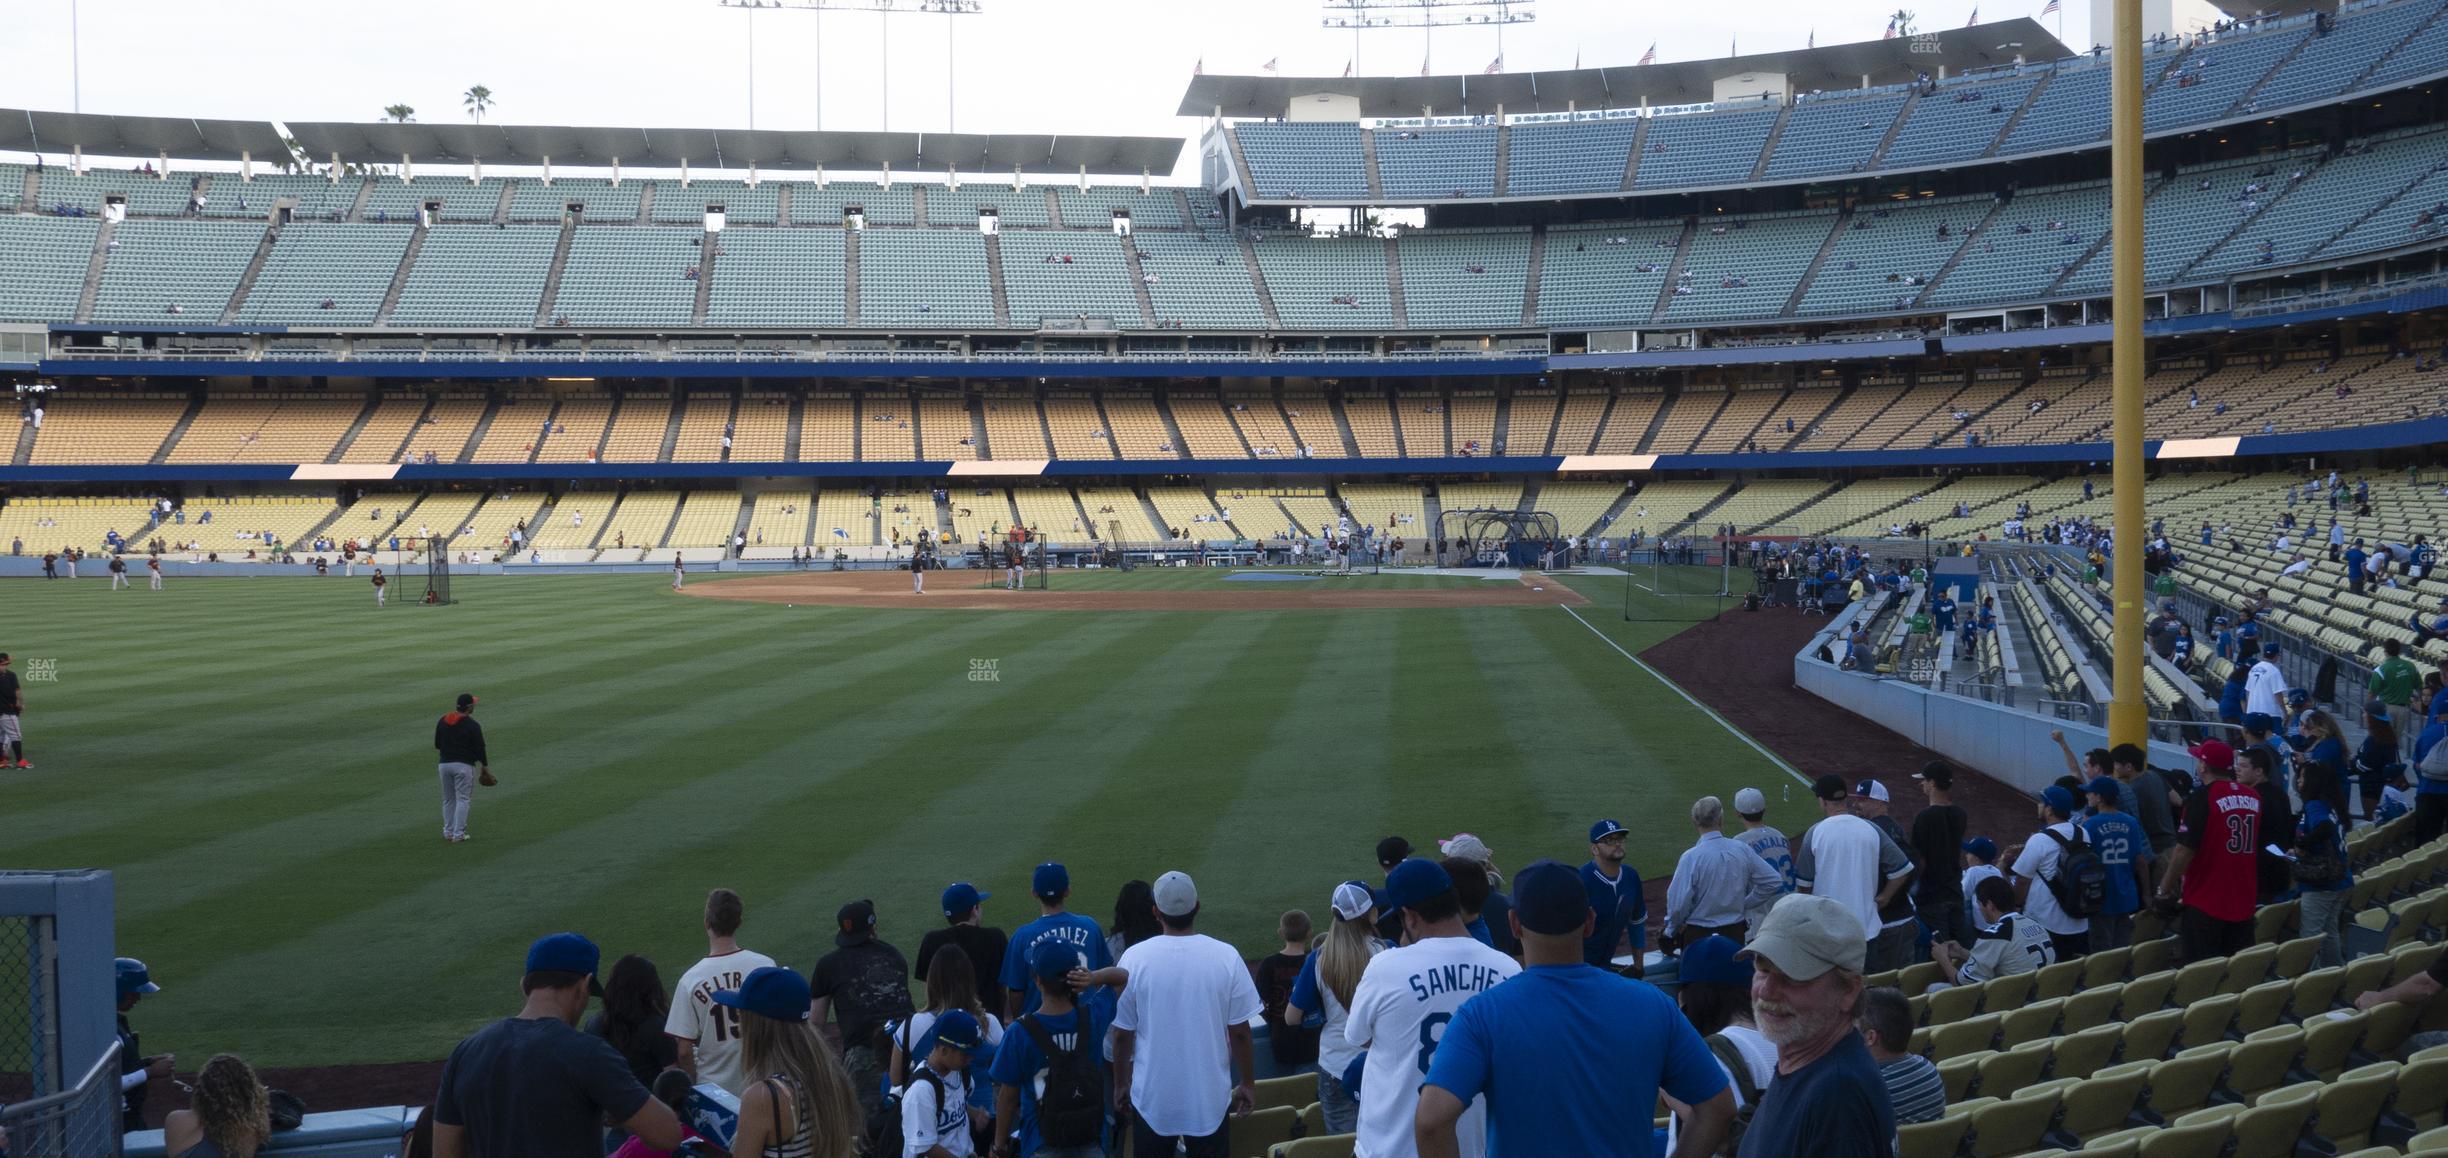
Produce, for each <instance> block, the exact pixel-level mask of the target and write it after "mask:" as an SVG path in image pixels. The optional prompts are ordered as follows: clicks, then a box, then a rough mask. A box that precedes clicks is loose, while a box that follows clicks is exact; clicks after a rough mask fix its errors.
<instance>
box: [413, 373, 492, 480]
mask: <svg viewBox="0 0 2448 1158" xmlns="http://www.w3.org/2000/svg"><path fill="white" fill-rule="evenodd" d="M484 414H485V396H484V395H483V394H480V393H477V392H475V391H472V390H454V391H450V392H448V393H445V394H443V395H442V396H440V397H438V398H436V399H434V403H433V408H432V409H431V410H429V411H428V412H426V414H425V416H424V419H423V420H422V421H420V422H419V423H418V424H417V427H416V430H415V431H414V432H413V433H411V434H409V436H408V446H407V448H406V450H405V451H404V452H403V453H404V455H405V457H404V458H403V459H402V461H406V462H423V461H425V456H426V455H428V454H430V455H432V456H433V458H434V461H435V462H436V463H452V462H457V461H459V456H460V455H461V454H463V453H465V452H466V450H467V443H468V439H469V438H470V437H471V436H473V435H474V434H475V433H476V424H477V423H478V422H479V421H481V420H482V419H483V418H484Z"/></svg>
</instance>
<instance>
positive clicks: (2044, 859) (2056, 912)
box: [2013, 784, 2091, 961]
mask: <svg viewBox="0 0 2448 1158" xmlns="http://www.w3.org/2000/svg"><path fill="white" fill-rule="evenodd" d="M2073 817H2074V794H2073V793H2071V792H2068V791H2066V790H2065V787H2064V786H2063V785H2059V784H2051V785H2049V786H2048V789H2047V790H2046V791H2044V792H2042V793H2041V794H2040V826H2041V827H2040V831H2038V832H2035V833H2033V834H2032V838H2031V839H2030V840H2027V841H2024V842H2023V851H2022V853H2021V854H2020V855H2018V856H2016V857H2015V862H2014V866H2013V872H2014V890H2015V907H2016V908H2017V909H2020V910H2021V911H2022V912H2023V914H2024V915H2025V916H2027V917H2029V918H2031V920H2032V923H2034V924H2036V925H2039V926H2040V927H2041V928H2043V929H2046V930H2048V935H2049V942H2050V943H2051V944H2053V945H2055V946H2056V948H2057V959H2058V960H2060V961H2067V960H2071V959H2073V958H2076V957H2080V956H2082V955H2083V954H2085V953H2088V952H2090V951H2091V919H2090V918H2088V917H2076V916H2070V915H2068V914H2067V913H2066V911H2065V906H2063V905H2060V904H2058V903H2057V892H2056V890H2055V889H2052V888H2050V887H2049V882H2050V881H2053V880H2056V879H2057V876H2058V865H2059V864H2060V863H2062V862H2063V860H2064V846H2063V845H2061V844H2060V843H2059V841H2060V840H2061V839H2062V840H2063V841H2064V842H2065V843H2066V844H2080V843H2083V842H2085V841H2088V840H2089V839H2090V837H2089V836H2088V835H2087V834H2086V833H2084V832H2083V830H2082V826H2081V825H2079V824H2076V823H2074V820H2073Z"/></svg>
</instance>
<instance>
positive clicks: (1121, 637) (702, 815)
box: [169, 617, 1130, 1056]
mask: <svg viewBox="0 0 2448 1158" xmlns="http://www.w3.org/2000/svg"><path fill="white" fill-rule="evenodd" d="M1005 618H1006V619H1008V617H1005ZM1045 630H1046V629H1045V628H1044V627H1043V626H1042V625H1038V624H1033V623H1032V624H1023V625H1020V626H1017V627H1008V628H1005V629H1004V630H1003V631H1000V632H998V631H993V630H986V629H981V630H980V631H978V632H976V633H974V635H975V636H976V637H977V638H981V639H988V640H995V641H997V642H998V643H1009V642H1013V641H1012V640H1009V639H1003V638H1001V637H1003V636H1005V635H1007V634H1008V635H1015V636H1016V635H1018V634H1023V633H1026V632H1029V631H1037V632H1044V631H1045ZM1128 634H1129V633H1128V631H1127V629H1126V627H1125V625H1123V624H1120V623H1118V622H1117V623H1111V624H1099V625H1096V626H1095V627H1092V628H1090V629H1088V630H1083V631H1073V632H1069V633H1065V634H1062V635H1059V636H1054V635H1048V636H1046V637H1045V639H1044V643H1043V644H1042V646H1043V647H1044V648H1045V649H1047V650H1048V651H1049V652H1050V653H1053V654H1056V655H1059V656H1060V657H1061V659H1060V662H1062V663H1066V664H1072V665H1075V666H1073V667H1072V669H1071V672H1070V674H1072V675H1075V676H1083V677H1084V676H1085V674H1086V673H1088V672H1089V671H1091V670H1092V669H1093V668H1094V667H1095V666H1096V665H1098V664H1100V663H1106V664H1108V666H1110V662H1109V661H1110V658H1111V656H1110V649H1115V648H1121V647H1125V646H1127V645H1128V644H1129V643H1130V640H1129V638H1128ZM952 647H954V648H964V647H965V645H961V644H954V645H952ZM951 660H952V656H951V655H950V654H948V653H947V651H946V650H945V649H930V650H925V651H920V652H917V653H915V654H914V655H913V657H912V658H911V659H910V661H909V662H908V663H906V664H902V665H898V666H897V667H896V668H894V669H892V670H890V671H888V672H887V673H883V674H879V675H877V676H875V677H872V678H870V679H869V680H867V681H865V682H863V683H861V684H859V685H857V686H855V687H854V688H852V689H850V690H848V691H846V692H833V691H825V692H818V693H815V694H814V695H813V696H810V697H790V698H789V699H787V700H781V701H776V703H775V705H774V706H775V708H776V710H782V709H785V708H791V707H796V708H803V709H805V710H807V711H809V712H810V713H815V712H817V711H819V709H820V705H819V704H817V703H816V700H817V699H826V700H828V701H829V705H825V706H821V707H822V710H823V712H824V713H825V714H828V715H830V714H833V713H836V712H838V713H839V715H838V718H839V719H840V720H841V721H842V726H843V728H844V729H845V730H846V731H847V732H849V733H850V735H848V736H846V737H845V739H848V740H852V741H854V742H856V743H857V744H858V745H859V747H860V748H861V749H863V750H867V751H875V752H883V751H887V750H889V748H890V746H891V744H892V739H891V738H892V737H896V736H897V737H903V738H904V739H903V741H902V742H903V743H905V744H922V743H924V742H925V737H926V736H927V735H928V730H927V729H926V728H925V727H923V726H921V725H924V724H927V723H930V722H935V721H931V720H930V719H929V718H928V717H929V708H930V704H931V697H930V696H929V695H928V691H929V689H931V688H933V689H940V688H942V687H943V686H944V685H945V684H946V682H947V681H948V680H954V681H956V680H958V679H959V678H960V677H959V675H958V674H957V673H952V674H947V673H945V672H944V671H943V668H944V667H945V666H946V664H947V662H949V661H951ZM792 718H803V717H796V716H794V717H792ZM797 743H798V741H797V738H796V737H790V736H778V737H775V738H773V740H772V746H771V747H770V748H768V749H766V750H764V751H762V752H757V753H750V754H745V755H744V758H740V759H734V760H732V761H728V762H726V765H725V766H724V767H723V768H721V769H719V770H714V769H707V770H706V771H704V772H703V773H702V774H701V775H698V776H696V777H694V778H693V779H689V780H679V779H677V778H675V777H669V776H658V775H655V774H654V773H655V772H656V770H657V769H658V768H674V769H678V770H686V769H687V768H688V765H686V764H679V765H670V764H668V763H667V762H664V761H661V760H657V759H649V760H646V761H641V762H639V765H638V766H636V767H631V768H627V769H620V770H616V771H615V773H614V775H615V776H616V778H617V780H616V782H615V783H613V784H608V785H600V786H598V787H600V788H602V789H603V790H601V791H596V792H592V793H585V794H579V793H575V792H570V793H563V792H559V791H554V790H549V789H547V790H540V791H538V792H530V793H528V794H527V798H526V799H508V798H505V799H501V800H498V801H495V802H493V803H494V807H493V808H492V810H491V814H492V816H491V823H489V824H488V823H486V819H485V815H484V814H483V813H479V815H478V817H477V818H476V819H474V820H472V821H471V823H470V829H471V832H473V833H475V834H476V836H477V839H476V840H475V841H473V842H471V843H470V844H468V845H463V846H459V847H458V848H456V849H450V848H447V847H446V846H444V845H442V844H440V842H439V839H438V837H435V838H429V839H431V841H432V845H431V848H432V854H431V855H430V856H429V857H428V863H429V864H433V865H438V866H439V865H447V866H449V867H447V868H440V869H437V871H435V872H433V873H430V874H427V875H426V876H425V877H424V878H423V879H420V880H418V881H416V882H414V883H413V884H412V886H410V887H405V888H393V889H389V890H386V891H385V892H383V893H381V894H379V895H376V896H374V897H371V898H369V899H367V900H365V901H363V902H360V903H358V904H355V905H350V906H334V908H333V909H332V910H331V911H332V912H333V916H332V917H331V919H329V920H326V921H324V922H323V923H322V924H321V925H320V926H318V927H313V928H304V929H298V930H296V931H295V933H294V935H293V936H291V937H290V938H289V939H288V940H286V941H275V942H268V943H264V942H259V943H261V944H263V945H264V947H262V948H258V949H253V950H251V951H250V950H249V949H248V948H247V947H246V946H245V945H231V944H224V945H217V946H208V947H207V949H208V951H209V952H210V953H211V955H212V956H214V957H216V958H218V959H220V960H222V961H223V964H222V965H221V967H220V968H219V969H217V970H216V976H219V975H222V974H229V973H232V972H233V971H234V972H236V973H237V974H240V975H245V974H255V975H267V971H269V974H268V975H281V976H288V975H289V974H288V973H287V972H286V970H287V969H289V968H292V967H295V966H298V965H300V964H301V963H302V962H304V961H308V960H316V959H329V958H331V957H332V956H333V955H334V953H335V951H336V947H343V946H353V947H357V951H356V955H357V956H358V957H359V958H360V961H359V963H360V964H361V965H364V966H366V967H367V968H370V969H373V970H375V971H376V972H379V973H384V974H397V973H398V971H399V969H400V967H401V965H402V964H403V963H402V962H398V961H394V960H390V959H388V958H384V957H382V956H380V953H381V950H380V946H382V945H383V944H384V943H385V942H386V941H387V940H388V939H389V938H390V937H395V936H397V935H398V934H397V931H398V930H421V929H447V930H448V931H449V934H450V936H449V938H448V940H447V941H446V942H444V943H441V944H426V945H420V954H419V959H418V960H415V961H414V962H412V963H406V964H409V965H410V966H411V967H412V969H413V974H412V975H411V976H407V977H399V978H398V980H399V981H400V983H401V984H402V985H403V986H404V987H406V988H409V989H413V988H414V987H415V985H419V984H437V985H444V986H451V987H454V991H455V992H467V993H480V992H489V991H494V990H499V989H503V988H505V987H509V988H513V989H514V987H515V981H516V977H515V974H516V964H517V961H518V957H519V953H520V952H521V951H523V948H524V946H525V945H526V943H527V942H528V941H529V940H530V939H532V938H533V937H535V936H537V935H538V934H539V933H542V932H547V931H550V928H553V927H561V928H578V929H583V930H585V931H586V932H588V933H589V935H591V936H594V937H596V938H598V939H599V941H600V942H601V943H603V944H605V945H608V946H615V947H617V950H618V951H626V950H627V949H628V948H630V947H634V946H639V945H648V944H658V943H661V944H668V943H670V942H669V941H668V940H665V938H669V937H673V936H674V935H677V936H679V937H687V936H688V935H689V934H690V933H691V932H693V930H691V929H690V928H689V926H690V925H692V924H693V923H694V921H693V915H694V913H695V912H696V911H697V905H696V903H694V902H691V903H688V904H687V906H686V908H685V909H684V910H682V912H683V913H685V914H687V916H676V915H675V914H674V913H673V912H672V911H669V910H666V909H662V908H650V907H647V906H644V905H641V904H639V903H638V902H637V899H636V897H635V896H634V893H635V889H636V882H637V881H638V880H640V879H645V878H647V877H653V876H656V875H659V874H673V873H677V872H683V871H685V872H686V874H687V875H686V883H687V886H688V888H689V890H690V891H693V892H694V894H695V898H696V900H699V901H701V900H702V898H703V896H704V891H703V890H704V888H705V886H706V883H707V881H706V876H707V875H709V871H708V870H711V874H712V875H728V867H729V866H728V865H727V864H726V861H725V858H726V857H727V856H731V855H740V854H742V853H748V852H763V853H766V854H769V855H770V854H773V853H780V854H781V855H782V858H783V859H784V862H785V863H795V864H797V865H800V866H802V867H812V865H811V862H813V863H815V864H820V863H821V862H822V860H823V859H825V858H826V857H827V856H828V855H829V854H828V853H827V851H826V849H825V845H824V843H823V841H822V840H820V839H819V838H822V837H834V838H843V839H847V838H849V837H852V836H855V835H856V834H858V833H859V831H860V828H859V826H860V824H862V823H864V822H866V821H868V820H869V819H871V817H872V813H871V812H869V811H868V810H867V805H868V801H867V799H866V797H865V796H864V795H862V793H863V792H865V791H868V790H872V789H873V788H874V786H875V785H876V784H877V783H880V782H881V781H882V780H883V779H884V778H887V777H891V776H896V775H906V773H907V764H906V762H903V761H871V762H866V763H853V764H847V765H843V766H839V767H831V768H827V767H813V768H812V767H810V766H809V761H808V760H807V759H806V757H805V755H804V754H803V753H801V752H797V751H794V749H795V748H796V747H797ZM656 755H658V756H660V755H661V754H660V753H658V754H656ZM564 796H566V797H567V798H568V801H567V803H570V804H580V803H582V804H584V805H586V806H587V811H586V812H585V813H584V814H582V815H570V814H569V812H568V811H566V810H565V811H563V812H560V813H556V812H555V811H554V805H555V803H556V801H559V800H560V799H561V798H562V797H564ZM607 804H608V805H611V807H603V805H607ZM835 807H838V808H839V809H841V812H840V813H833V812H832V809H833V808H835ZM707 819H713V820H715V821H716V822H717V823H715V824H714V825H711V826H707V825H703V824H696V823H694V822H700V821H704V820H707ZM829 820H830V821H833V822H835V825H834V826H833V827H827V826H826V823H825V822H827V821H829ZM681 826H689V830H690V831H691V833H692V835H693V836H694V838H695V840H696V842H698V843H697V844H696V846H695V847H693V848H683V849H679V850H677V851H673V849H672V846H673V845H675V844H686V843H689V840H688V838H687V837H683V836H681V835H678V834H676V833H672V832H671V830H672V829H674V828H679V827H681ZM658 835H661V836H662V837H663V839H662V840H661V841H659V842H656V841H653V838H655V837H656V836H658ZM641 841H649V842H651V843H641ZM453 854H456V856H457V859H454V860H444V859H442V858H444V857H449V856H452V855H453ZM469 854H473V855H469ZM675 858H677V859H675ZM349 859H350V858H349V856H348V854H347V853H346V852H341V853H337V854H335V855H334V857H333V858H332V863H331V864H330V865H329V868H330V869H331V870H332V871H334V872H341V871H345V869H346V867H347V863H348V861H349ZM681 860H685V861H687V862H688V863H687V864H685V865H683V864H681V863H679V862H680V861H681ZM279 884H280V882H266V883H265V885H264V887H266V888H277V887H279ZM938 887H940V886H938ZM234 903H236V901H235V899H233V898H222V899H221V900H220V901H219V902H218V904H217V905H216V907H217V908H228V907H230V906H231V905H232V904H234ZM539 909H541V912H539ZM760 911H761V912H763V913H764V914H765V919H766V920H767V921H768V922H772V921H774V920H775V919H776V918H779V920H780V921H781V922H782V925H783V927H786V928H788V927H800V928H804V927H805V918H806V917H807V916H808V914H806V913H796V914H794V913H793V912H792V911H791V909H790V906H789V905H787V903H786V904H784V905H783V906H781V911H780V912H776V911H775V909H774V906H772V905H766V906H763V907H761V910H760ZM830 913H831V909H830V908H829V907H828V908H826V909H825V915H826V924H829V918H830ZM539 922H541V923H543V924H544V925H546V926H549V927H543V928H540V927H538V926H539ZM767 927H768V928H772V927H774V926H773V925H772V924H770V923H769V924H768V925H767ZM258 932H259V933H260V932H269V930H258ZM240 939H241V940H243V938H240ZM683 943H685V942H683ZM680 967H681V966H679V965H675V966H674V967H673V968H674V971H675V972H676V971H677V969H678V968H680ZM223 980H224V981H225V984H223V985H221V986H219V987H218V988H219V989H221V990H223V991H227V990H229V989H230V986H229V985H227V984H226V982H227V981H229V980H234V978H223ZM293 988H294V992H293V993H291V994H289V995H286V996H285V997H284V1001H285V1002H294V1003H296V1004H297V1005H299V1006H300V1007H301V1008H302V1009H304V1010H310V1011H313V1012H314V1015H315V1018H316V1019H310V1020H307V1021H305V1022H304V1023H303V1024H299V1025H296V1026H294V1027H292V1026H283V1027H280V1029H278V1030H277V1031H274V1036H273V1038H272V1040H271V1042H270V1043H269V1044H270V1047H271V1048H274V1049H284V1048H297V1047H299V1046H301V1045H303V1044H305V1043H306V1042H308V1041H311V1040H313V1039H314V1038H315V1037H317V1036H318V1035H322V1036H325V1037H328V1036H329V1035H332V1034H335V1033H342V1034H344V1033H345V1031H349V1030H352V1029H355V1030H377V1029H378V1030H380V1031H381V1032H382V1033H384V1034H386V1035H389V1036H391V1037H394V1038H397V1039H399V1040H400V1041H401V1042H403V1043H410V1048H411V1049H415V1050H421V1051H424V1052H423V1053H421V1054H411V1056H433V1055H434V1054H433V1051H435V1050H438V1049H440V1048H443V1047H445V1046H446V1045H447V1043H448V1041H450V1040H452V1039H453V1038H455V1037H456V1036H457V1035H458V1034H461V1033H464V1032H465V1031H466V1030H467V1029H468V1028H470V1027H471V1026H472V1024H473V1023H472V1022H469V1021H467V1020H466V1017H467V1014H466V1012H465V1003H464V1002H453V1003H452V1004H451V1007H450V1008H448V1009H443V1010H433V1009H428V1008H426V1007H425V1006H424V1005H423V1004H422V1003H419V1002H416V1001H415V1000H413V998H400V999H391V1000H386V1001H384V1002H381V1003H380V1004H379V1005H377V1006H374V1007H370V1008H369V1007H368V1006H367V1003H365V1002H363V1001H362V1000H361V999H358V998H355V997H353V996H352V995H353V994H359V993H362V989H363V977H362V975H361V976H359V977H357V978H354V979H352V978H348V977H343V976H332V977H328V978H326V977H319V976H318V977H313V978H309V979H306V980H304V981H301V982H299V983H297V984H296V985H295V986H294V987H293ZM200 1012H201V1013H202V1014H204V1016H205V1017H206V1018H207V1019H208V1021H207V1023H208V1024H209V1023H210V1021H212V1020H220V1021H223V1022H224V1023H226V1021H227V1019H230V1018H233V1017H236V1016H239V1015H241V1014H242V1012H243V1010H241V1009H239V1008H223V1009H219V1010H204V1011H200ZM323 1017H329V1018H333V1019H334V1020H330V1021H321V1020H319V1018H323ZM169 1028H173V1029H175V1028H176V1027H175V1026H172V1027H169ZM289 1034H294V1035H296V1036H294V1037H288V1038H287V1039H286V1040H284V1037H283V1036H282V1035H289ZM341 1040H347V1038H346V1037H345V1036H343V1037H342V1038H341Z"/></svg>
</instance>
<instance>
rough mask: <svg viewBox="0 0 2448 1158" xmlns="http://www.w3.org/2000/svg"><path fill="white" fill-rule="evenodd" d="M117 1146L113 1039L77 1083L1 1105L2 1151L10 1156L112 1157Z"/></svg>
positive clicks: (116, 1058)
mask: <svg viewBox="0 0 2448 1158" xmlns="http://www.w3.org/2000/svg"><path fill="white" fill-rule="evenodd" d="M121 1143H122V1140H121V1136H120V1133H119V1043H118V1042H115V1041H114V1042H112V1043H110V1046H109V1047H108V1048H106V1049H104V1050H103V1051H102V1055H101V1056H100V1057H97V1058H95V1059H94V1061H93V1064H92V1065H90V1066H87V1067H86V1070H85V1072H84V1073H83V1074H82V1075H80V1076H79V1077H78V1078H77V1081H76V1084H74V1085H72V1086H70V1087H68V1088H67V1089H64V1090H60V1091H58V1092H57V1093H51V1094H45V1095H43V1096H41V1097H37V1098H30V1099H27V1100H25V1101H22V1102H11V1103H9V1104H7V1105H0V1152H5V1153H7V1154H8V1155H9V1156H10V1158H116V1156H117V1155H118V1154H119V1153H120V1152H121Z"/></svg>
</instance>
